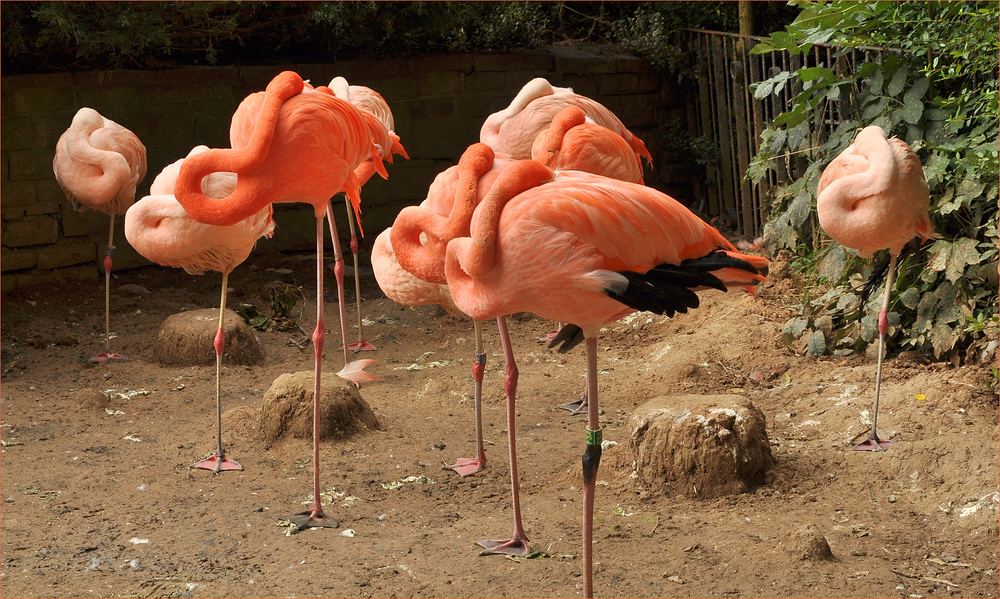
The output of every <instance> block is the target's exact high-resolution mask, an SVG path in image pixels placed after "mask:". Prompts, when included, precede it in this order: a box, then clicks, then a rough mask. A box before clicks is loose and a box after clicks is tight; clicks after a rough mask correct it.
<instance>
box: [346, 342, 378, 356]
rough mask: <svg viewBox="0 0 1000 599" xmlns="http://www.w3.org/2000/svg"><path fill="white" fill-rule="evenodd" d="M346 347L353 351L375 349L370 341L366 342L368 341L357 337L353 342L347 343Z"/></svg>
mask: <svg viewBox="0 0 1000 599" xmlns="http://www.w3.org/2000/svg"><path fill="white" fill-rule="evenodd" d="M347 349H349V350H351V351H352V352H354V353H358V352H362V351H375V346H374V345H372V344H371V343H368V341H367V340H365V339H358V340H357V341H355V342H354V343H352V344H350V345H348V346H347Z"/></svg>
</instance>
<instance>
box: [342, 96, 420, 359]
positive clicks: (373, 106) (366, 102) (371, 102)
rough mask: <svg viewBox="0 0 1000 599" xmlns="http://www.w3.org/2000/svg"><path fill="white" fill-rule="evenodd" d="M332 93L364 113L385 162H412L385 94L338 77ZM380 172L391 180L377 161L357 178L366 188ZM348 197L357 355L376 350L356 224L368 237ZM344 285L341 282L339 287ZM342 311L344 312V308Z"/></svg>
mask: <svg viewBox="0 0 1000 599" xmlns="http://www.w3.org/2000/svg"><path fill="white" fill-rule="evenodd" d="M330 89H331V90H333V94H334V95H335V96H337V97H338V98H340V99H342V100H347V101H348V102H350V103H351V104H352V105H353V106H354V107H355V108H357V109H358V110H359V111H360V112H361V116H362V117H363V118H364V119H365V123H366V124H367V126H368V131H369V133H370V134H371V138H372V142H373V143H375V145H376V146H378V148H379V153H380V155H381V156H382V159H383V160H385V162H388V163H389V164H392V156H393V154H396V155H399V156H402V157H403V158H409V155H408V154H407V153H406V149H405V148H404V147H403V144H402V143H400V141H399V136H398V135H396V131H395V128H396V124H395V120H394V119H393V117H392V110H391V109H390V108H389V103H388V102H386V101H385V98H383V97H382V95H381V94H379V93H378V92H377V91H375V90H373V89H372V88H370V87H366V86H364V85H349V84H348V83H347V79H344V78H343V77H334V78H333V80H332V81H330ZM376 172H378V173H379V174H380V175H381V176H382V177H383V178H387V177H388V175H387V173H386V171H385V168H384V167H382V164H381V162H379V161H375V160H372V161H368V162H363V163H361V164H360V165H358V167H357V168H356V169H354V174H355V175H357V177H358V183H359V184H360V185H364V184H365V183H366V182H367V181H368V179H370V178H371V177H372V175H374V174H375V173H376ZM344 197H345V199H346V200H347V202H348V206H347V222H348V224H349V225H350V227H351V254H352V255H353V257H354V297H355V302H356V304H357V308H358V340H357V341H355V342H354V343H352V344H350V345H349V346H347V347H348V349H351V350H353V351H355V352H359V351H374V350H375V346H374V345H372V344H371V343H369V342H368V341H367V340H365V336H364V332H363V329H362V326H363V323H362V318H361V277H360V274H359V265H358V247H359V246H358V235H357V232H356V231H355V226H354V222H355V221H357V229H358V231H360V232H361V236H362V237H364V234H365V233H364V229H362V228H361V203H360V201H358V202H357V203H354V202H352V201H351V199H350V198H349V197H347V196H346V195H345V196H344ZM336 234H337V233H336V227H335V225H334V222H333V217H332V214H331V215H330V235H331V236H334V235H336ZM340 284H341V283H340V282H339V281H338V285H340ZM341 309H342V310H343V308H341ZM345 334H346V333H345Z"/></svg>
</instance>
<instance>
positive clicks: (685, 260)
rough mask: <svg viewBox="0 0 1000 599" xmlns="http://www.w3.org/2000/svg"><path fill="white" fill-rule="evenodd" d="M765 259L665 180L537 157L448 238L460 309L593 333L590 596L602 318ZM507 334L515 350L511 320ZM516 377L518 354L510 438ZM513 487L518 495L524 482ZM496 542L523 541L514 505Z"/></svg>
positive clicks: (509, 381) (749, 277)
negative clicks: (642, 181) (568, 168)
mask: <svg viewBox="0 0 1000 599" xmlns="http://www.w3.org/2000/svg"><path fill="white" fill-rule="evenodd" d="M542 182H545V184H544V185H538V183H542ZM518 192H520V193H518ZM766 264H767V261H766V260H765V259H763V258H759V257H754V256H745V255H742V254H739V253H738V252H736V249H735V248H734V247H733V245H732V244H731V243H729V241H727V240H726V239H725V238H724V237H723V236H722V235H721V234H720V233H719V232H718V231H716V230H715V229H714V228H712V227H711V226H709V225H708V224H706V223H705V222H704V221H702V220H701V219H699V218H698V217H697V216H695V215H694V214H692V213H691V212H690V211H689V210H688V209H687V208H685V207H684V206H683V205H681V204H680V203H679V202H677V201H676V200H674V199H673V198H671V197H669V196H667V195H665V194H663V193H661V192H659V191H656V190H654V189H651V188H648V187H644V186H641V185H636V184H632V183H626V182H622V181H617V180H614V179H610V178H607V177H600V176H596V175H591V174H588V173H580V172H567V173H553V172H552V171H551V170H549V169H547V168H545V167H544V166H542V165H540V164H538V163H537V162H534V161H524V162H522V163H520V164H519V165H518V166H517V167H516V168H510V169H507V170H506V171H505V172H504V173H503V175H502V176H501V178H499V179H498V180H497V181H496V182H494V184H493V186H492V189H491V192H490V195H489V197H487V198H485V199H483V201H482V202H481V203H480V205H479V206H478V207H477V208H476V211H475V214H474V217H473V221H472V224H471V235H470V236H469V237H463V238H458V239H454V240H452V241H451V242H449V244H448V248H447V256H446V262H445V270H446V275H447V281H448V287H449V289H450V290H451V293H452V296H453V297H454V299H455V304H456V305H457V306H458V308H459V309H460V310H462V311H463V312H465V313H466V314H468V315H469V316H471V317H472V318H475V319H479V320H482V319H487V318H499V319H502V318H503V316H504V315H506V314H512V313H516V312H531V313H534V314H536V315H538V316H540V317H542V318H546V319H550V320H553V321H559V322H568V323H573V324H574V325H576V326H578V327H579V328H580V329H581V330H582V333H583V337H584V338H585V339H586V347H587V392H588V397H589V400H590V401H589V402H588V409H587V417H588V421H587V435H586V437H587V438H586V444H587V449H586V452H585V453H584V456H583V473H584V515H583V555H584V592H585V594H586V596H588V597H592V596H593V556H592V550H593V548H592V543H593V512H594V494H595V485H596V481H597V470H598V466H599V464H600V457H601V441H602V440H601V430H602V429H601V426H600V421H599V410H598V396H597V335H598V334H599V332H600V329H601V327H602V326H603V325H604V324H606V323H608V322H612V321H614V320H616V319H618V318H621V317H622V316H624V315H626V314H629V313H631V312H633V311H635V310H649V311H652V312H656V313H658V314H667V315H673V314H674V313H676V312H685V311H687V309H689V308H695V307H697V306H698V303H699V302H698V296H697V294H696V293H695V291H697V290H700V289H704V288H715V289H720V290H726V289H727V288H730V287H742V288H745V289H747V290H750V291H752V290H753V289H754V286H755V285H756V284H757V283H758V282H759V281H761V280H763V277H762V276H761V275H760V274H759V272H758V268H760V267H764V266H765V265H766ZM568 328H570V327H565V328H564V330H565V329H568ZM560 340H564V344H563V349H564V350H565V349H566V346H567V345H572V344H573V343H575V340H574V338H573V336H572V334H567V335H565V336H562V339H559V338H557V339H556V340H555V341H554V343H558V342H560ZM501 341H502V342H503V343H504V351H505V355H508V357H509V358H510V357H511V356H510V350H509V339H508V338H507V337H506V336H505V335H504V334H503V329H501ZM516 384H517V369H516V366H513V364H512V362H511V363H508V370H507V375H506V377H505V380H504V386H505V388H506V389H507V390H508V394H507V395H508V406H507V411H508V431H509V435H508V437H509V442H510V444H511V446H513V445H514V443H515V439H514V408H513V404H514V397H515V393H516ZM512 460H513V457H512ZM513 492H514V500H515V504H516V501H517V485H516V484H515V485H514V488H513ZM494 543H496V544H498V545H499V546H504V545H526V544H527V539H526V538H525V537H524V533H523V530H522V529H521V526H520V522H519V521H518V520H517V518H516V517H515V530H514V536H513V537H512V538H511V539H509V540H503V541H495V542H494Z"/></svg>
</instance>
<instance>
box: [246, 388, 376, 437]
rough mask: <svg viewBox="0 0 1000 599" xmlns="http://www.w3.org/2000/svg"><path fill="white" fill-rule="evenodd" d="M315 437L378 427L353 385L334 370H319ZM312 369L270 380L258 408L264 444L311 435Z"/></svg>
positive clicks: (347, 433)
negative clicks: (283, 438)
mask: <svg viewBox="0 0 1000 599" xmlns="http://www.w3.org/2000/svg"><path fill="white" fill-rule="evenodd" d="M322 383H323V397H322V398H321V400H320V415H319V421H320V426H319V438H320V440H323V439H329V438H346V437H349V436H351V435H353V434H354V433H357V432H360V431H364V430H378V429H379V422H378V419H377V418H376V417H375V414H374V413H373V412H372V409H371V407H370V406H369V405H368V403H367V402H366V401H365V400H364V398H362V397H361V393H359V392H358V389H357V387H355V386H354V385H353V384H352V383H350V382H348V381H346V380H344V379H342V378H340V377H339V376H337V375H336V374H333V373H330V372H325V373H323V381H322ZM312 407H313V372H312V371H311V370H306V371H302V372H295V373H292V374H283V375H281V376H279V377H278V378H277V379H275V380H274V382H273V383H271V388H270V389H268V390H267V393H265V394H264V401H263V404H262V405H261V409H260V425H259V430H260V434H261V436H262V438H263V440H264V442H265V443H266V444H267V445H271V444H272V443H274V442H275V441H277V440H278V439H281V438H282V437H285V436H286V435H291V436H292V437H295V438H296V439H311V438H312V434H313V410H312Z"/></svg>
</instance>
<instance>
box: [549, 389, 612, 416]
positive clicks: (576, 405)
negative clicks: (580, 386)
mask: <svg viewBox="0 0 1000 599" xmlns="http://www.w3.org/2000/svg"><path fill="white" fill-rule="evenodd" d="M559 409H560V410H567V411H568V412H569V415H570V416H576V415H578V414H586V413H587V395H586V394H584V395H583V397H581V398H580V399H578V400H576V401H571V402H569V403H564V404H563V405H561V406H559ZM597 413H598V414H603V413H604V408H598V409H597Z"/></svg>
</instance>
